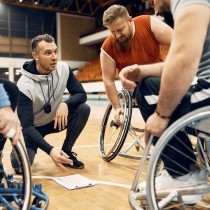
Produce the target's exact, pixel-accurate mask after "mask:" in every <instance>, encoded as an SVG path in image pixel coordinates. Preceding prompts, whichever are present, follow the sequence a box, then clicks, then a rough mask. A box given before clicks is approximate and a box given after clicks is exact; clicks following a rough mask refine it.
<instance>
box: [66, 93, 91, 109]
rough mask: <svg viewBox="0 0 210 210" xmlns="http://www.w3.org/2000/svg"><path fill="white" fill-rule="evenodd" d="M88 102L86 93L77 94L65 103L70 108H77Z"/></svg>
mask: <svg viewBox="0 0 210 210" xmlns="http://www.w3.org/2000/svg"><path fill="white" fill-rule="evenodd" d="M86 101H87V95H86V93H77V94H75V95H72V96H70V97H69V98H68V99H67V100H65V103H66V104H67V105H68V108H71V107H76V106H78V105H79V104H81V103H85V102H86Z"/></svg>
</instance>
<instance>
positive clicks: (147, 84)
mask: <svg viewBox="0 0 210 210" xmlns="http://www.w3.org/2000/svg"><path fill="white" fill-rule="evenodd" d="M159 87H160V79H159V78H154V77H151V78H146V79H145V80H143V81H142V83H141V84H140V85H139V87H138V89H137V93H136V97H137V100H138V106H139V108H140V111H141V114H142V116H143V118H144V120H145V122H146V121H147V119H148V117H149V116H150V115H151V114H153V113H154V111H155V108H156V104H157V100H158V92H159ZM187 96H188V95H187ZM182 102H183V103H181V104H180V106H179V107H178V108H177V109H176V111H175V112H174V114H173V117H172V119H171V122H170V124H172V123H173V122H174V121H175V120H176V119H178V118H179V117H180V116H181V115H183V114H184V113H186V112H187V111H189V110H190V107H189V106H187V104H190V103H189V97H185V98H184V99H183V101H182ZM180 110H181V112H180ZM178 136H179V138H180V139H182V141H183V143H184V144H186V145H188V146H189V145H191V143H190V141H189V139H188V136H187V135H186V134H185V133H183V132H180V133H179V134H178ZM156 142H157V138H155V139H154V141H153V143H154V144H155V143H156ZM173 147H176V148H178V150H179V151H182V153H183V154H188V153H189V151H188V149H186V148H185V147H183V145H182V143H181V142H178V141H176V140H174V141H171V142H170V145H168V146H167V147H166V148H165V150H164V153H163V155H162V160H163V162H164V165H165V167H167V168H168V172H169V174H170V175H171V176H180V174H187V173H189V171H190V165H191V164H193V162H194V160H195V155H194V153H190V154H189V155H190V156H191V159H186V158H185V157H184V156H182V155H180V154H178V153H177V151H176V150H174V149H172V148H173ZM191 150H193V149H192V146H191ZM168 156H170V157H171V158H170V159H168V158H165V157H168ZM174 159H176V161H177V162H179V163H180V164H174V163H173V160H174ZM180 165H181V166H184V167H180ZM169 166H170V167H169ZM173 167H174V169H175V170H170V168H173Z"/></svg>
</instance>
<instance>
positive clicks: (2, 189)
mask: <svg viewBox="0 0 210 210" xmlns="http://www.w3.org/2000/svg"><path fill="white" fill-rule="evenodd" d="M6 150H10V151H11V150H13V152H14V156H15V158H16V160H17V161H18V164H19V168H18V170H17V172H18V174H17V175H14V174H13V173H12V172H13V168H12V167H10V166H9V165H10V163H9V162H10V160H9V157H8V156H7V155H6V154H8V151H6ZM11 170H12V172H11ZM0 182H1V184H0V208H1V209H8V210H44V209H47V206H48V204H49V199H48V197H47V195H46V193H45V192H44V191H43V190H42V189H41V185H37V184H36V185H33V183H32V179H31V170H30V164H29V160H28V156H27V154H26V151H25V148H24V146H23V144H22V142H21V141H18V142H17V144H16V145H12V144H11V142H9V140H7V141H6V144H5V146H4V149H3V151H1V157H0Z"/></svg>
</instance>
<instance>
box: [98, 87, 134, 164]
mask: <svg viewBox="0 0 210 210" xmlns="http://www.w3.org/2000/svg"><path fill="white" fill-rule="evenodd" d="M118 97H119V101H120V106H121V109H122V111H123V114H122V116H121V125H116V124H115V123H114V122H113V119H114V109H113V108H112V105H111V104H109V105H108V106H107V109H106V111H105V114H104V117H103V120H102V124H101V131H100V134H99V149H100V153H101V155H102V158H103V160H105V161H107V162H108V161H111V160H113V159H114V158H115V157H116V156H117V155H118V153H119V151H120V150H121V148H122V146H123V144H124V142H125V139H126V136H127V133H128V130H129V126H130V121H131V116H132V100H131V96H130V93H129V92H128V91H127V90H124V89H123V90H122V91H121V92H119V93H118Z"/></svg>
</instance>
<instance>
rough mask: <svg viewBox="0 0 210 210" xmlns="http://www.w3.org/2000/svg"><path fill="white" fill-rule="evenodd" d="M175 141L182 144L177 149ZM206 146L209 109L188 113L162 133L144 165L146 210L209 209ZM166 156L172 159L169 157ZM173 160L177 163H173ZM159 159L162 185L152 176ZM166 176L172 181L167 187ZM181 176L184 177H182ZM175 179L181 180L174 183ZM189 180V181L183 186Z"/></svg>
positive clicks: (209, 135) (209, 170)
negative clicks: (161, 161) (147, 209)
mask: <svg viewBox="0 0 210 210" xmlns="http://www.w3.org/2000/svg"><path fill="white" fill-rule="evenodd" d="M177 142H179V143H180V144H181V145H182V146H181V147H180V148H178V147H177ZM209 143H210V107H204V108H201V109H198V110H196V111H192V112H190V113H189V114H187V115H185V116H183V117H182V118H180V119H179V120H177V121H176V122H175V123H173V124H172V125H171V126H170V127H169V128H168V129H167V130H166V131H165V132H164V133H163V135H162V136H161V137H160V139H159V140H158V142H157V144H156V146H155V149H154V151H153V154H152V156H151V158H150V160H149V164H148V171H147V181H146V194H147V201H148V205H149V209H153V210H158V209H196V208H195V207H196V206H198V209H201V208H199V206H205V207H207V208H205V209H210V201H209V195H208V194H209V193H210V185H209V181H208V177H209V175H210V167H209V163H210V161H209V151H210V150H209V149H210V148H209ZM169 153H170V154H172V153H173V154H174V156H173V157H172V156H171V155H170V157H169V156H168V155H167V154H169ZM177 157H178V158H179V161H176V160H177ZM160 160H164V169H165V170H164V171H165V172H164V173H165V175H164V176H165V182H164V180H162V181H163V182H162V183H161V180H160V179H159V178H158V176H157V173H156V171H157V170H158V163H159V161H160ZM180 160H181V161H180ZM189 165H190V167H187V166H189ZM169 174H170V175H172V176H173V182H171V184H169V186H167V180H171V179H170V178H171V176H169ZM185 174H188V175H186V176H183V175H185ZM176 176H177V177H180V176H182V179H185V180H182V181H183V182H177V180H176V182H174V180H175V179H174V178H175V177H176ZM169 177H170V178H169ZM193 177H194V178H193ZM189 178H190V180H191V182H190V183H189V181H188V183H187V182H186V180H189ZM158 179H159V181H158ZM169 182H170V181H169ZM173 183H174V185H173ZM140 185H141V184H140ZM207 200H208V202H206V201H207Z"/></svg>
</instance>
